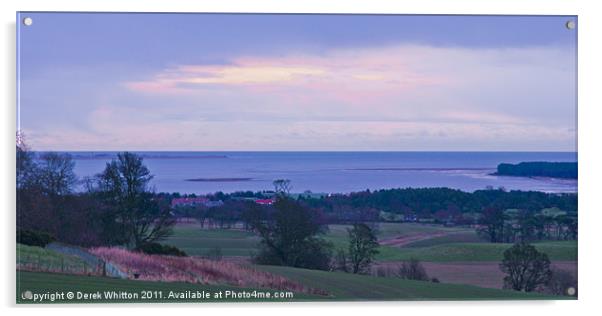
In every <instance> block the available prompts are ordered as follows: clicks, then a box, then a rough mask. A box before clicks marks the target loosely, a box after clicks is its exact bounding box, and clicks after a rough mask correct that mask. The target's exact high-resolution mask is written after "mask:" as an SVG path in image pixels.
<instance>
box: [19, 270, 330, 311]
mask: <svg viewBox="0 0 602 316" xmlns="http://www.w3.org/2000/svg"><path fill="white" fill-rule="evenodd" d="M226 290H231V291H236V292H241V291H243V290H244V291H247V292H252V291H254V290H255V289H248V288H247V289H245V288H238V287H233V286H222V285H205V284H202V285H201V284H192V283H178V282H170V283H167V282H149V281H137V280H124V279H114V278H106V277H94V276H81V275H67V274H57V273H39V272H25V271H17V298H16V299H17V303H33V302H32V301H31V300H27V299H23V298H22V295H23V292H25V291H31V292H33V293H56V292H59V293H61V292H62V293H67V292H73V293H77V292H84V293H95V292H97V291H100V292H104V291H117V292H121V291H126V292H129V293H139V297H138V299H131V300H130V299H116V300H107V299H100V300H67V299H62V300H56V301H54V302H50V301H47V302H45V303H109V302H110V303H142V302H221V301H230V302H232V301H245V302H250V301H251V302H252V301H262V302H263V301H290V300H292V299H290V298H282V299H258V298H249V299H234V298H230V299H219V298H207V299H191V298H182V299H157V298H156V297H153V298H151V299H142V298H141V295H142V294H140V293H141V292H142V291H150V292H151V293H153V295H156V294H155V293H157V292H156V291H160V292H162V296H163V297H164V298H165V297H167V296H168V295H169V292H170V291H174V292H175V293H182V292H185V291H193V292H197V291H205V292H207V293H210V294H211V295H214V293H217V292H220V291H226ZM260 291H266V290H260ZM267 291H269V292H274V291H272V290H267ZM65 295H66V294H65ZM310 298H315V299H319V298H320V297H318V296H311V295H307V294H297V293H295V295H294V300H307V299H310Z"/></svg>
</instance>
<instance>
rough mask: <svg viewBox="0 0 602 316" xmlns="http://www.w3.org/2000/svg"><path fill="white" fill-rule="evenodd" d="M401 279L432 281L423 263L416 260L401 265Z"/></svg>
mask: <svg viewBox="0 0 602 316" xmlns="http://www.w3.org/2000/svg"><path fill="white" fill-rule="evenodd" d="M399 277H400V278H402V279H408V280H417V281H430V279H429V276H428V274H427V273H426V269H424V266H422V263H420V261H418V260H416V259H410V260H409V261H404V262H403V263H402V264H401V268H400V269H399Z"/></svg>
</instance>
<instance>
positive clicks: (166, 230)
mask: <svg viewBox="0 0 602 316" xmlns="http://www.w3.org/2000/svg"><path fill="white" fill-rule="evenodd" d="M74 166H75V163H74V161H73V159H72V157H71V156H70V155H69V154H60V153H53V152H49V153H41V154H35V153H33V152H30V151H28V150H27V149H26V148H25V146H17V238H18V239H19V240H24V238H23V237H24V236H28V239H30V240H31V239H32V238H31V236H35V235H36V234H39V235H44V234H49V235H51V236H52V239H55V240H58V241H61V242H65V243H70V244H76V245H82V246H97V245H124V246H128V247H130V248H136V249H140V248H141V247H143V246H147V245H148V244H151V243H154V242H156V241H160V240H162V239H164V238H165V237H167V236H168V235H169V234H170V233H171V227H172V226H173V224H174V223H175V222H174V219H173V216H172V214H171V210H170V208H169V204H168V202H169V201H166V200H164V199H161V198H160V197H158V196H157V195H155V194H154V193H153V192H152V191H151V190H150V189H149V182H150V180H151V179H152V175H151V174H150V171H149V170H148V169H147V168H146V166H145V165H144V164H143V163H142V158H140V157H138V156H136V155H135V154H131V153H127V152H125V153H120V154H119V155H118V156H117V159H115V160H112V161H111V162H109V163H107V164H106V166H105V169H104V170H99V171H100V172H99V173H98V174H97V175H96V176H95V177H93V178H90V179H86V181H85V187H86V190H85V191H84V192H75V187H76V185H77V184H78V182H79V181H78V179H77V177H76V176H75V173H74V172H73V169H74Z"/></svg>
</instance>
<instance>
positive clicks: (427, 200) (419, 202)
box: [304, 188, 577, 224]
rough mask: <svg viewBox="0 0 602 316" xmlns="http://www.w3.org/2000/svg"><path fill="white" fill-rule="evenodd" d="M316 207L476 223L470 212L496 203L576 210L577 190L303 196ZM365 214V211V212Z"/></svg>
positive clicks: (429, 190) (424, 190)
mask: <svg viewBox="0 0 602 316" xmlns="http://www.w3.org/2000/svg"><path fill="white" fill-rule="evenodd" d="M304 200H305V202H306V203H307V204H308V205H309V206H310V207H313V208H319V209H322V210H323V212H324V213H325V214H336V213H337V212H340V210H347V211H349V210H363V211H370V210H377V211H378V212H381V211H383V212H388V213H392V214H399V215H415V216H416V217H418V218H420V219H424V220H427V219H432V220H435V219H436V217H437V216H436V214H437V213H440V216H438V217H440V219H441V220H446V221H447V220H452V221H455V222H457V223H466V224H474V219H473V218H472V217H470V216H465V215H470V214H473V213H480V212H482V211H483V210H484V209H485V208H487V207H490V206H492V205H495V206H496V207H498V208H501V209H521V210H526V211H530V212H538V211H541V210H542V209H546V208H554V207H556V208H558V209H561V210H563V211H565V212H567V213H568V214H576V213H577V194H575V193H562V194H557V193H545V192H538V191H507V190H505V189H501V188H500V189H494V188H487V189H484V190H477V191H474V192H465V191H461V190H456V189H450V188H404V189H386V190H378V191H370V190H366V191H362V192H354V193H349V194H333V195H329V196H324V197H322V198H319V199H318V198H310V199H304ZM362 216H365V215H362Z"/></svg>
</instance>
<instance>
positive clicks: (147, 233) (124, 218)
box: [95, 152, 175, 248]
mask: <svg viewBox="0 0 602 316" xmlns="http://www.w3.org/2000/svg"><path fill="white" fill-rule="evenodd" d="M152 178H153V176H152V175H151V174H150V171H149V170H148V168H147V167H146V166H145V165H144V164H143V162H142V158H141V157H139V156H138V155H136V154H133V153H129V152H124V153H120V154H118V156H117V160H113V161H111V162H110V163H107V165H106V168H105V170H104V171H103V172H102V173H100V174H99V175H97V187H96V188H95V193H96V194H98V195H99V196H100V197H101V199H102V200H103V202H104V204H105V205H106V206H107V208H108V209H109V210H110V212H112V214H113V217H114V220H113V223H114V225H115V226H116V229H115V233H116V234H122V237H123V238H124V241H125V242H126V243H127V244H128V245H131V246H133V247H136V248H139V247H141V246H142V245H144V244H146V243H151V242H155V241H159V240H162V239H164V238H166V237H167V236H169V235H171V233H172V227H173V225H174V224H175V221H174V219H173V217H172V216H171V211H170V209H169V208H168V207H167V205H166V203H162V202H161V201H159V200H158V199H156V198H155V197H154V195H153V194H152V192H151V191H150V189H149V182H150V180H151V179H152Z"/></svg>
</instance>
